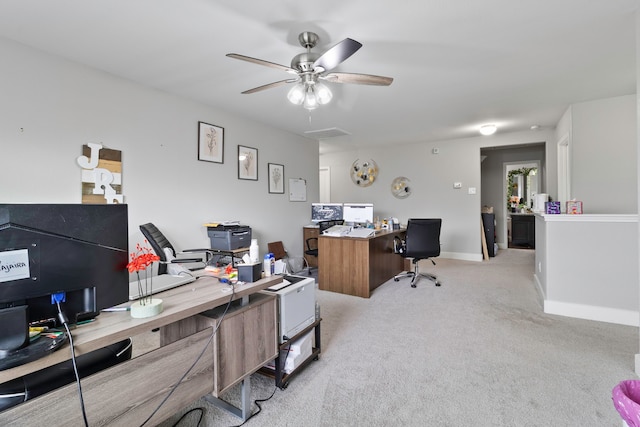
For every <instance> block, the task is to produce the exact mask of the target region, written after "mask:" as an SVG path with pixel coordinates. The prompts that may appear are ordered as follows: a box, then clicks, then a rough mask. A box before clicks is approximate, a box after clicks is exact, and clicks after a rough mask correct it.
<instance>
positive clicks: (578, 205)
mask: <svg viewBox="0 0 640 427" xmlns="http://www.w3.org/2000/svg"><path fill="white" fill-rule="evenodd" d="M581 213H582V202H580V201H577V200H570V201H568V202H567V214H568V215H580V214H581Z"/></svg>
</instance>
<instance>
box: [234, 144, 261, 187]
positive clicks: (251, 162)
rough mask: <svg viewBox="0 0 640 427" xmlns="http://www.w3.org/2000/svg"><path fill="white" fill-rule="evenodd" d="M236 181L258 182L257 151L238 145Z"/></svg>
mask: <svg viewBox="0 0 640 427" xmlns="http://www.w3.org/2000/svg"><path fill="white" fill-rule="evenodd" d="M238 179H250V180H253V181H257V180H258V149H257V148H251V147H245V146H244V145H238Z"/></svg>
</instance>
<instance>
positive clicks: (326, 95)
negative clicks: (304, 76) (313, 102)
mask: <svg viewBox="0 0 640 427" xmlns="http://www.w3.org/2000/svg"><path fill="white" fill-rule="evenodd" d="M314 92H315V93H316V97H317V99H318V103H319V104H320V105H325V104H328V103H329V102H330V101H331V98H333V94H332V93H331V90H330V89H329V88H328V87H327V85H325V84H323V83H316V84H315V89H314Z"/></svg>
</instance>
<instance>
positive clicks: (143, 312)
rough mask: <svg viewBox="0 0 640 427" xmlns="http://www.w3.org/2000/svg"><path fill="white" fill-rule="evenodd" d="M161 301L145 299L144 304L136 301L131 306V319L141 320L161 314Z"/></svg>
mask: <svg viewBox="0 0 640 427" xmlns="http://www.w3.org/2000/svg"><path fill="white" fill-rule="evenodd" d="M162 309H163V307H162V300H161V299H160V298H152V299H151V300H149V299H147V300H146V301H145V303H144V304H141V303H140V301H136V302H134V303H133V304H131V311H130V312H131V317H134V318H136V319H142V318H145V317H152V316H155V315H157V314H160V313H162Z"/></svg>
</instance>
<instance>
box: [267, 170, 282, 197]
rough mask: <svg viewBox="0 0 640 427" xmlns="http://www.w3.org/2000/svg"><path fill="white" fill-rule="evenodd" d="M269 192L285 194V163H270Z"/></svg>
mask: <svg viewBox="0 0 640 427" xmlns="http://www.w3.org/2000/svg"><path fill="white" fill-rule="evenodd" d="M268 171H269V193H274V194H284V165H278V164H276V163H269V168H268Z"/></svg>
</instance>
